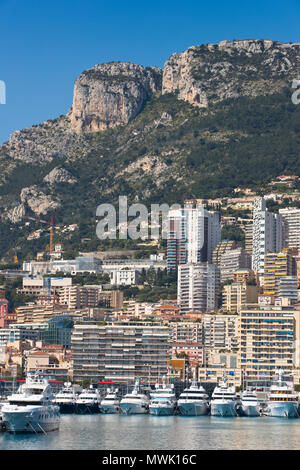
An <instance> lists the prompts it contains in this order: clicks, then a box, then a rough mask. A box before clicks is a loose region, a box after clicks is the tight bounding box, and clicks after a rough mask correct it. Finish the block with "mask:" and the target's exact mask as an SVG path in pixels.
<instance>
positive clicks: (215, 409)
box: [211, 400, 237, 417]
mask: <svg viewBox="0 0 300 470" xmlns="http://www.w3.org/2000/svg"><path fill="white" fill-rule="evenodd" d="M211 415H212V416H222V417H232V416H237V411H236V403H235V402H224V403H214V402H213V400H212V401H211Z"/></svg>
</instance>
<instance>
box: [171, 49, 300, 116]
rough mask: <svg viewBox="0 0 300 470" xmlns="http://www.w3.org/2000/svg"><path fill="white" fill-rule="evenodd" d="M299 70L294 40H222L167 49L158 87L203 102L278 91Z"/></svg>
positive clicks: (195, 102)
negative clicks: (172, 50)
mask: <svg viewBox="0 0 300 470" xmlns="http://www.w3.org/2000/svg"><path fill="white" fill-rule="evenodd" d="M299 75H300V47H299V44H282V43H279V42H276V41H269V40H245V41H233V42H230V41H222V42H220V43H219V44H207V45H201V46H193V47H190V48H189V49H187V50H186V51H185V52H183V53H181V54H178V53H176V54H173V55H172V56H171V57H170V59H168V60H167V61H166V63H165V67H164V72H163V85H162V93H177V96H178V98H179V99H181V100H185V101H188V102H189V103H191V104H192V105H193V106H197V107H199V108H207V107H208V106H209V105H212V104H214V103H216V102H220V101H222V100H225V99H230V98H238V97H240V96H257V95H260V94H272V93H275V92H278V90H279V89H280V87H282V85H283V82H285V83H286V82H287V81H290V85H291V83H292V80H293V79H294V78H297V76H299Z"/></svg>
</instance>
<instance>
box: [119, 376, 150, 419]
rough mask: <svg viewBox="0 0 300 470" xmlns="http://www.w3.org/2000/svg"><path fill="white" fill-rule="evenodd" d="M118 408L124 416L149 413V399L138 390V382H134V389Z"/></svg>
mask: <svg viewBox="0 0 300 470" xmlns="http://www.w3.org/2000/svg"><path fill="white" fill-rule="evenodd" d="M120 408H121V411H122V413H124V414H127V415H129V414H146V413H148V411H149V399H148V397H147V395H145V394H144V393H142V392H141V390H140V381H139V380H136V382H135V385H134V389H133V390H132V392H131V393H127V394H126V395H125V396H124V397H123V398H122V400H121V401H120Z"/></svg>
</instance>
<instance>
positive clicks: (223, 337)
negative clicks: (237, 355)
mask: <svg viewBox="0 0 300 470" xmlns="http://www.w3.org/2000/svg"><path fill="white" fill-rule="evenodd" d="M202 327H203V341H204V345H205V348H207V349H214V350H219V349H228V350H230V351H237V350H238V338H239V316H238V315H220V314H217V315H211V314H205V315H203V317H202Z"/></svg>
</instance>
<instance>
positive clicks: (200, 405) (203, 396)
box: [177, 379, 209, 416]
mask: <svg viewBox="0 0 300 470" xmlns="http://www.w3.org/2000/svg"><path fill="white" fill-rule="evenodd" d="M177 405H178V408H179V411H180V413H181V414H182V415H184V416H202V415H207V414H208V412H209V401H208V395H207V393H206V392H205V389H204V388H203V387H202V386H201V385H199V387H198V385H197V382H196V380H195V379H194V380H193V381H192V383H191V386H190V387H189V388H185V389H184V391H183V392H182V393H181V394H180V396H179V400H178V403H177Z"/></svg>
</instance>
